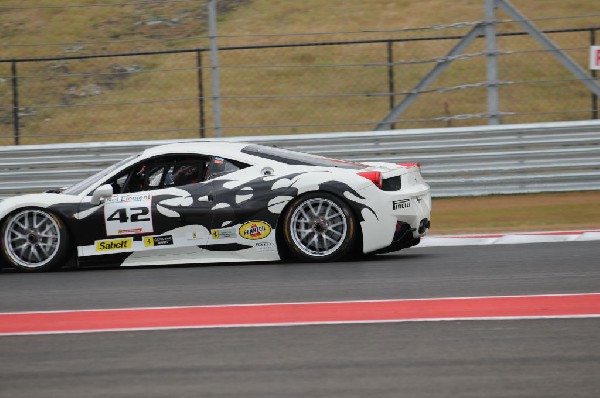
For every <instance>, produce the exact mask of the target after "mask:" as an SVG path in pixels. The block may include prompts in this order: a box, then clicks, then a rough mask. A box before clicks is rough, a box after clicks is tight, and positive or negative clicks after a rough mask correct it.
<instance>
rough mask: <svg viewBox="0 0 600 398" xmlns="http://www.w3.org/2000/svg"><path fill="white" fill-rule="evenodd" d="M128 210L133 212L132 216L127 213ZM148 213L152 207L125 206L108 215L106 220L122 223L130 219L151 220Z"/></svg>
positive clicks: (132, 220) (133, 220) (136, 220)
mask: <svg viewBox="0 0 600 398" xmlns="http://www.w3.org/2000/svg"><path fill="white" fill-rule="evenodd" d="M128 212H129V213H131V217H129V215H128V214H127V213H128ZM148 214H150V209H148V208H147V207H131V208H127V207H124V208H121V209H117V210H116V211H115V212H114V213H113V214H111V215H110V216H108V218H107V219H106V221H118V222H120V223H126V222H129V221H130V220H131V222H139V221H150V217H149V216H148ZM146 216H148V217H146Z"/></svg>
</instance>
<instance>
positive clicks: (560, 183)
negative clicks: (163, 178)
mask: <svg viewBox="0 0 600 398" xmlns="http://www.w3.org/2000/svg"><path fill="white" fill-rule="evenodd" d="M223 140H224V141H245V142H253V143H260V144H264V145H275V146H279V147H283V148H288V149H295V150H299V151H304V152H309V153H314V154H318V155H323V156H331V157H336V158H340V159H345V160H353V161H390V162H420V163H421V165H422V171H423V175H424V176H425V178H426V180H427V181H428V182H429V184H430V185H431V187H432V193H433V196H434V197H448V196H472V195H490V194H510V193H530V192H551V191H576V190H596V189H600V121H584V122H581V121H578V122H557V123H541V124H522V125H504V126H480V127H468V128H443V129H416V130H392V131H384V132H371V131H369V132H359V133H356V132H353V133H330V134H303V135H287V136H252V137H235V138H225V139H223ZM177 141H179V142H182V141H183V142H189V141H198V140H177ZM170 142H175V141H173V140H168V141H164V140H163V141H135V142H103V143H84V144H60V145H37V146H7V147H0V198H2V197H7V196H11V195H16V194H22V193H30V192H40V191H44V190H46V189H50V188H56V187H63V186H68V185H71V184H73V183H74V182H76V181H78V180H81V179H83V178H85V177H87V176H88V175H91V174H93V173H94V172H96V171H98V170H100V169H102V168H105V167H106V166H108V165H110V164H112V163H114V162H116V161H118V160H121V159H122V158H123V157H125V156H128V155H129V154H132V153H135V152H139V151H141V150H143V149H144V148H148V147H151V146H154V145H159V144H165V143H170Z"/></svg>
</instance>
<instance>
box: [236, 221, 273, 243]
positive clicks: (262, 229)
mask: <svg viewBox="0 0 600 398" xmlns="http://www.w3.org/2000/svg"><path fill="white" fill-rule="evenodd" d="M270 233H271V226H270V225H269V224H267V223H266V222H264V221H250V222H247V223H246V224H244V225H242V226H241V227H240V236H241V237H242V238H245V239H251V240H256V239H263V238H266V237H267V236H269V234H270Z"/></svg>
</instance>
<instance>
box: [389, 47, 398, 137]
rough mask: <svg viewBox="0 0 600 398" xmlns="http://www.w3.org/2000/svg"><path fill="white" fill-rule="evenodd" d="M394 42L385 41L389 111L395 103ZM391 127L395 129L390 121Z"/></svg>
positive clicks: (394, 125)
mask: <svg viewBox="0 0 600 398" xmlns="http://www.w3.org/2000/svg"><path fill="white" fill-rule="evenodd" d="M393 44H394V43H392V42H391V41H388V42H387V64H388V90H389V92H390V112H391V111H392V110H393V109H394V105H395V96H394V92H395V91H396V89H395V84H394V46H393ZM391 127H392V129H394V130H395V129H396V124H395V123H392V126H391Z"/></svg>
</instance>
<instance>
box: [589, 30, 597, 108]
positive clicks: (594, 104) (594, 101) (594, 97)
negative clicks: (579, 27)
mask: <svg viewBox="0 0 600 398" xmlns="http://www.w3.org/2000/svg"><path fill="white" fill-rule="evenodd" d="M595 45H596V29H590V46H595ZM597 76H598V73H597V72H596V70H595V69H592V78H593V79H594V80H596V77H597ZM592 119H598V96H597V95H596V93H592Z"/></svg>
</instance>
